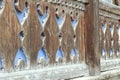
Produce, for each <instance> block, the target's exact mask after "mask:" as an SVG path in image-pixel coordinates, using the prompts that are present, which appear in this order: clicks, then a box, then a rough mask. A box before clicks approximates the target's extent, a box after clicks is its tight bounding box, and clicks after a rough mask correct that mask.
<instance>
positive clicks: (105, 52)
mask: <svg viewBox="0 0 120 80" xmlns="http://www.w3.org/2000/svg"><path fill="white" fill-rule="evenodd" d="M106 54H107V51H106V49H105V48H103V49H102V56H105V55H106Z"/></svg>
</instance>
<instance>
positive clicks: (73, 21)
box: [70, 12, 78, 31]
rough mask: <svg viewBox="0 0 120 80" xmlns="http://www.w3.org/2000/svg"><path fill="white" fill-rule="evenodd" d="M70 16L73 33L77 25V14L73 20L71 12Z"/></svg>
mask: <svg viewBox="0 0 120 80" xmlns="http://www.w3.org/2000/svg"><path fill="white" fill-rule="evenodd" d="M70 15H71V24H72V27H73V30H74V31H75V30H76V28H77V25H78V13H76V18H73V12H71V13H70Z"/></svg>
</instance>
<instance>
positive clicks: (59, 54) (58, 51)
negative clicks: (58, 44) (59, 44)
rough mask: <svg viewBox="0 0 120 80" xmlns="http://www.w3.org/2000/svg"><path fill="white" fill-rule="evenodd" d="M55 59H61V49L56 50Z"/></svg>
mask: <svg viewBox="0 0 120 80" xmlns="http://www.w3.org/2000/svg"><path fill="white" fill-rule="evenodd" d="M57 57H60V58H63V52H62V49H61V48H59V49H58V50H57V52H56V58H57Z"/></svg>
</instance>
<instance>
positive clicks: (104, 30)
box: [101, 24, 107, 36]
mask: <svg viewBox="0 0 120 80" xmlns="http://www.w3.org/2000/svg"><path fill="white" fill-rule="evenodd" d="M101 29H102V32H103V34H104V36H105V33H106V30H107V24H103V25H102V26H101Z"/></svg>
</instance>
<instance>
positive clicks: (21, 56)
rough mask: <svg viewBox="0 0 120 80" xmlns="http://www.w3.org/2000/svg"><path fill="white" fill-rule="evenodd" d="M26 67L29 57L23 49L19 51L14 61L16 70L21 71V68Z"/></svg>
mask: <svg viewBox="0 0 120 80" xmlns="http://www.w3.org/2000/svg"><path fill="white" fill-rule="evenodd" d="M26 65H27V57H26V55H25V52H24V50H23V48H20V49H18V51H17V53H16V56H15V59H14V68H15V69H21V68H25V66H26Z"/></svg>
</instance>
